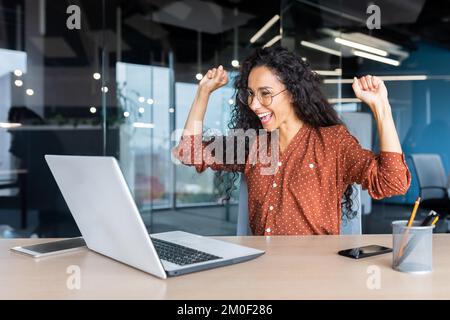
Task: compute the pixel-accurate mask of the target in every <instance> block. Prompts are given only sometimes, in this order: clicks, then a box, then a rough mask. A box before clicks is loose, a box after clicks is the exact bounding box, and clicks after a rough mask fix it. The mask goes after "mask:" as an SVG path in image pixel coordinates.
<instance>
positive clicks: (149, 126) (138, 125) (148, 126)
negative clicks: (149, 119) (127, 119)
mask: <svg viewBox="0 0 450 320" xmlns="http://www.w3.org/2000/svg"><path fill="white" fill-rule="evenodd" d="M133 127H135V128H146V129H153V128H154V127H155V125H154V124H153V123H146V122H134V123H133Z"/></svg>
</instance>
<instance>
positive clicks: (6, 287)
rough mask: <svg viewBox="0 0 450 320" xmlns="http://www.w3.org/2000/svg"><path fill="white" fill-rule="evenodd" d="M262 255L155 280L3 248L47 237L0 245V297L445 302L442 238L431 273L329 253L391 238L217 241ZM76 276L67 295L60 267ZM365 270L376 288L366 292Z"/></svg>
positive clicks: (447, 278) (447, 281)
mask: <svg viewBox="0 0 450 320" xmlns="http://www.w3.org/2000/svg"><path fill="white" fill-rule="evenodd" d="M219 239H223V240H227V241H231V242H235V243H239V244H243V245H248V246H252V247H255V248H259V249H263V250H266V254H265V255H263V256H262V257H260V258H257V259H255V260H251V261H249V262H245V263H241V264H237V265H232V266H227V267H223V268H218V269H212V270H207V271H203V272H198V273H193V274H189V275H184V276H180V277H175V278H169V279H167V280H160V279H158V278H155V277H153V276H151V275H149V274H146V273H144V272H141V271H139V270H136V269H133V268H130V267H128V266H126V265H124V264H121V263H119V262H116V261H113V260H111V259H109V258H106V257H104V256H101V255H99V254H96V253H94V252H91V251H90V250H88V249H85V248H83V249H80V251H77V252H75V253H66V254H64V255H59V256H54V257H48V258H42V259H40V260H34V259H33V258H29V257H27V256H23V255H20V254H17V253H14V252H11V251H10V250H9V248H11V247H13V246H17V245H27V244H33V243H38V242H44V241H48V240H49V239H11V240H0V299H11V298H14V299H22V298H24V299H449V298H450V235H447V234H439V235H434V243H433V244H434V248H433V250H434V271H433V272H432V273H430V274H427V275H410V274H404V273H401V272H397V271H394V270H392V269H391V262H392V254H386V255H381V256H377V257H371V258H367V259H364V260H360V261H355V260H351V259H349V258H345V257H341V256H339V255H337V254H336V252H337V251H338V250H340V249H345V248H351V247H356V246H361V245H367V244H381V245H388V246H391V244H392V236H391V235H364V236H308V237H219ZM70 265H77V266H79V267H80V270H81V289H80V290H76V289H74V290H69V289H67V286H66V282H67V279H68V277H69V274H67V273H66V271H67V267H68V266H70ZM369 266H376V267H379V271H380V275H381V283H380V285H381V288H380V289H379V290H377V289H372V290H371V289H368V287H367V281H368V278H369V277H370V276H371V275H370V274H369V273H368V270H369V271H370V268H369V269H368V267H369Z"/></svg>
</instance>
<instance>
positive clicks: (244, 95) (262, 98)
mask: <svg viewBox="0 0 450 320" xmlns="http://www.w3.org/2000/svg"><path fill="white" fill-rule="evenodd" d="M286 90H287V89H284V90H282V91H280V92H278V93H276V94H271V92H270V91H269V90H268V89H267V88H259V89H258V90H257V91H256V98H257V99H258V101H259V103H261V105H262V106H264V107H268V106H270V105H271V104H272V102H273V98H274V97H276V96H277V95H279V94H280V93H282V92H284V91H286ZM254 97H255V94H254V93H253V92H252V91H250V90H249V89H247V88H245V89H241V90H239V91H238V94H237V98H238V99H239V101H240V102H241V103H242V104H244V105H246V106H251V105H252V103H253V98H254Z"/></svg>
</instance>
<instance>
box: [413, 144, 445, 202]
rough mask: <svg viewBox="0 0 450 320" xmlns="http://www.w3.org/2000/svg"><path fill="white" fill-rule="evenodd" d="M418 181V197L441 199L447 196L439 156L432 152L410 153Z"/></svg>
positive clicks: (442, 167)
mask: <svg viewBox="0 0 450 320" xmlns="http://www.w3.org/2000/svg"><path fill="white" fill-rule="evenodd" d="M410 157H411V160H412V163H413V165H414V169H415V172H416V175H417V181H418V183H419V189H420V197H421V198H422V200H426V199H441V198H444V197H446V196H447V181H446V176H445V170H444V166H443V164H442V160H441V157H440V156H439V155H438V154H432V153H416V154H411V156H410Z"/></svg>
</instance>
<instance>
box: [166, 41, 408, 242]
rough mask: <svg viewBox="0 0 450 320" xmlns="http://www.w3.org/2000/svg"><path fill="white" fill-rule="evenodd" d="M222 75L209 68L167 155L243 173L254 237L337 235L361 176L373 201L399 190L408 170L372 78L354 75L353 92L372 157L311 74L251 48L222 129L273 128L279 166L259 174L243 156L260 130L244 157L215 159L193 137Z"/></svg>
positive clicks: (198, 135) (292, 59) (380, 88)
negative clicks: (365, 115)
mask: <svg viewBox="0 0 450 320" xmlns="http://www.w3.org/2000/svg"><path fill="white" fill-rule="evenodd" d="M227 81H228V77H227V73H226V71H225V70H224V69H223V67H222V66H219V67H218V68H213V69H211V70H208V72H207V74H206V76H205V77H204V78H203V79H202V80H201V81H200V83H199V86H198V91H197V94H196V97H195V100H194V102H193V104H192V107H191V110H190V112H189V115H188V118H187V120H186V124H185V128H184V132H183V136H182V138H181V141H180V144H179V145H178V146H177V147H176V148H175V149H174V150H173V153H174V155H175V156H176V157H177V158H178V159H179V160H181V162H183V163H184V164H186V165H194V166H195V167H196V169H197V171H198V172H202V171H204V170H205V169H206V168H208V167H209V168H212V169H213V170H225V171H233V172H237V171H240V172H242V173H243V174H244V175H245V177H246V180H247V185H248V193H249V200H248V206H249V223H250V227H251V229H252V232H253V234H254V235H309V234H339V232H340V225H341V207H342V205H345V207H347V209H350V208H351V193H352V187H351V185H352V184H353V183H357V184H361V185H362V187H363V189H367V190H368V192H369V194H370V196H371V197H373V198H374V199H381V198H384V197H390V196H393V195H399V194H405V193H406V191H407V190H408V188H409V185H410V182H411V177H410V173H409V170H408V167H407V166H406V163H405V159H404V155H403V153H402V149H401V145H400V142H399V138H398V136H397V132H396V129H395V125H394V121H393V118H392V112H391V107H390V105H389V101H388V95H387V90H386V87H385V85H384V83H383V81H382V80H381V79H379V78H378V77H375V76H373V77H372V76H370V75H368V76H365V77H362V78H359V79H357V78H356V77H355V78H354V81H353V90H354V92H355V94H356V96H357V97H358V98H359V99H361V100H362V101H363V102H364V103H366V104H367V105H368V106H369V107H370V109H371V110H372V112H373V115H374V117H375V122H376V124H377V128H378V135H379V140H380V150H381V152H380V154H378V155H375V154H374V153H373V152H371V151H369V150H364V149H363V148H362V147H361V145H360V144H359V143H358V141H357V140H356V138H354V137H353V136H352V135H351V134H350V133H349V132H348V130H347V128H346V127H345V126H344V125H343V124H342V122H341V121H340V119H339V117H338V115H337V113H336V112H335V111H334V109H333V108H332V107H331V106H330V105H329V104H328V102H327V100H326V98H325V97H324V95H323V94H322V93H321V91H320V88H319V85H320V80H319V78H318V76H317V75H316V74H315V73H313V72H312V71H311V69H310V68H309V66H308V65H307V64H306V63H305V62H303V61H302V59H301V58H300V57H298V56H297V55H295V54H294V53H292V52H289V51H288V50H286V49H284V48H280V47H277V48H264V49H258V50H256V51H255V52H254V53H253V54H252V55H250V56H249V57H248V58H247V59H246V60H245V61H244V62H243V63H242V66H241V69H240V75H239V76H238V78H237V79H236V82H235V88H236V90H237V98H238V99H236V105H235V106H234V110H233V117H232V122H231V126H230V127H231V128H235V129H236V128H242V129H261V128H262V129H264V130H265V131H266V132H267V134H268V135H269V136H271V133H272V132H277V133H278V145H279V147H278V148H279V149H278V150H275V151H278V152H279V155H278V156H279V162H278V168H277V170H276V171H275V172H274V173H273V174H269V175H267V174H261V170H260V169H261V167H262V166H263V165H262V164H261V163H256V165H253V164H252V163H250V161H249V159H250V157H249V154H252V153H251V151H252V150H253V151H254V150H255V148H256V150H257V149H258V148H259V146H260V144H259V139H260V138H261V136H259V137H258V139H257V142H256V143H253V144H252V146H250V147H249V146H247V145H246V146H245V156H246V158H245V159H246V161H245V163H231V164H230V163H225V164H223V163H222V161H215V160H217V159H219V158H218V156H220V155H216V154H212V153H207V152H206V149H205V148H206V146H207V144H206V143H205V142H202V141H201V140H202V131H203V127H202V123H203V119H204V115H205V111H206V107H207V103H208V98H209V96H210V94H211V93H212V92H213V91H214V90H217V89H218V88H220V87H222V86H223V85H225V84H226V83H227ZM197 145H200V148H195V146H197ZM269 149H270V148H269ZM249 150H250V151H249ZM269 153H271V151H270V150H269ZM271 154H272V153H271ZM186 155H188V156H187V157H186ZM194 158H195V159H197V160H198V159H200V161H199V162H198V161H197V162H195V161H194ZM343 195H344V198H345V199H344V202H343V203H342V201H341V200H342V196H343Z"/></svg>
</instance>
